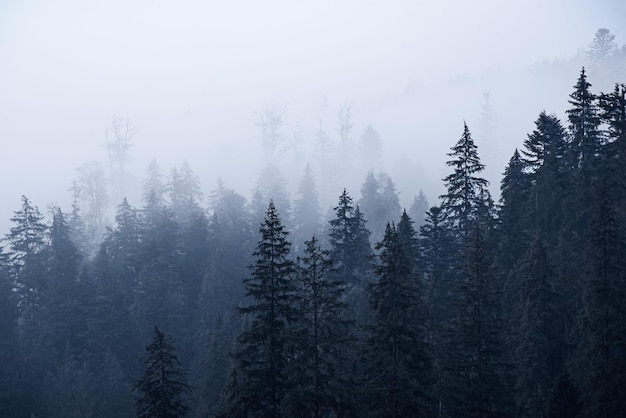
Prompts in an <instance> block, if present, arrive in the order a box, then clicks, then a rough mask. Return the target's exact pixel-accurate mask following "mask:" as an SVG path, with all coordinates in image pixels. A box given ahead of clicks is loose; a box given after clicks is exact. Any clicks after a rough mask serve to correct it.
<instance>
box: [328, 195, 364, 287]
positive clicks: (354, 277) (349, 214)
mask: <svg viewBox="0 0 626 418" xmlns="http://www.w3.org/2000/svg"><path fill="white" fill-rule="evenodd" d="M334 211H335V218H333V219H331V220H330V221H329V226H330V228H329V232H328V240H329V243H330V247H331V249H330V256H331V258H332V259H333V260H334V261H335V262H336V263H337V274H339V275H341V276H343V279H344V280H345V281H346V282H348V283H351V284H355V283H361V282H363V280H364V276H365V275H366V274H367V273H368V271H369V257H370V255H371V248H370V244H369V235H370V232H369V230H367V228H366V227H365V223H366V221H365V219H364V218H363V214H362V212H361V210H360V209H359V207H358V206H356V207H355V206H354V204H353V201H352V198H351V197H350V195H349V194H348V192H347V191H346V190H345V189H344V191H343V193H342V194H341V195H340V196H339V202H338V203H337V206H336V207H335V208H334Z"/></svg>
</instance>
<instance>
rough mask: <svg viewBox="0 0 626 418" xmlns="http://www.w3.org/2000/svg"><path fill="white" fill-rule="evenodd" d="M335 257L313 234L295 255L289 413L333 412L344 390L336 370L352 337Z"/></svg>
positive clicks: (338, 407) (292, 414)
mask: <svg viewBox="0 0 626 418" xmlns="http://www.w3.org/2000/svg"><path fill="white" fill-rule="evenodd" d="M332 268H333V261H332V260H331V259H330V256H329V251H328V250H322V248H321V247H320V244H319V241H318V240H317V238H316V237H315V236H313V237H312V238H311V239H310V240H308V241H306V242H305V250H304V254H303V256H302V257H301V258H298V265H297V273H298V274H297V277H298V284H299V292H298V295H299V306H298V309H299V310H300V315H299V322H298V324H296V325H295V327H296V329H297V331H296V333H297V341H296V343H295V344H296V352H297V355H296V357H295V358H294V360H293V362H292V364H291V365H290V366H289V380H290V382H291V389H290V391H289V395H288V400H287V408H286V413H287V415H288V416H293V417H295V416H312V417H315V418H319V417H325V416H329V414H332V413H337V411H338V410H340V409H341V408H342V403H345V402H346V401H345V396H346V393H345V392H344V391H343V385H341V383H340V372H341V369H342V368H343V362H344V361H345V360H346V358H345V357H344V356H345V351H346V347H347V345H348V344H349V343H350V337H349V335H350V331H349V325H350V323H349V322H348V321H347V320H346V319H345V314H344V311H345V308H346V303H345V301H344V298H345V291H346V283H345V282H344V281H343V280H341V279H340V278H337V277H332V275H331V274H330V273H331V272H332Z"/></svg>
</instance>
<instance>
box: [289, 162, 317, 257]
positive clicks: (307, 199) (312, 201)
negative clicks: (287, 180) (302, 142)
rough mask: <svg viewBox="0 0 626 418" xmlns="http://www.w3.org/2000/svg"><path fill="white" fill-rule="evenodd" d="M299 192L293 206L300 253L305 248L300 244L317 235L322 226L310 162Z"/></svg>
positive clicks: (296, 237)
mask: <svg viewBox="0 0 626 418" xmlns="http://www.w3.org/2000/svg"><path fill="white" fill-rule="evenodd" d="M298 194H299V198H298V199H296V200H295V202H294V208H293V236H294V244H295V246H296V252H297V253H298V254H300V253H302V252H303V251H304V250H305V248H298V244H300V243H302V242H304V241H305V240H306V239H308V238H309V237H311V236H313V235H315V234H316V233H317V232H318V230H319V229H320V227H321V224H320V220H321V219H320V208H319V200H318V193H317V188H316V186H315V180H314V178H313V173H312V172H311V167H310V166H309V165H308V164H307V166H306V169H305V171H304V176H303V177H302V179H301V180H300V185H299V187H298Z"/></svg>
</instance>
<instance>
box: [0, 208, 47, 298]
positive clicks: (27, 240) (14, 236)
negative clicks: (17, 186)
mask: <svg viewBox="0 0 626 418" xmlns="http://www.w3.org/2000/svg"><path fill="white" fill-rule="evenodd" d="M43 218H44V217H43V215H42V214H41V212H39V209H38V208H37V206H33V205H32V204H31V203H30V200H28V198H27V197H26V196H22V207H21V209H20V210H19V211H16V212H14V216H13V217H12V218H11V222H13V223H14V224H15V225H14V226H13V227H11V229H10V232H9V234H7V235H6V238H5V239H6V241H7V242H8V244H9V248H8V251H7V255H8V260H7V261H8V265H9V268H10V273H11V276H12V278H13V281H14V283H15V285H16V286H17V290H18V293H19V295H20V301H19V304H20V305H21V306H22V307H23V308H24V307H26V306H37V305H38V304H39V302H40V299H41V298H42V297H43V295H44V294H45V292H46V291H47V289H46V287H47V284H46V282H45V280H44V278H45V275H43V274H41V273H42V271H41V269H42V268H43V265H42V262H43V260H42V258H41V256H40V255H41V251H42V250H43V249H44V246H45V244H46V232H47V230H48V227H47V226H46V225H45V224H44V222H43Z"/></svg>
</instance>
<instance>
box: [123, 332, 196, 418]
mask: <svg viewBox="0 0 626 418" xmlns="http://www.w3.org/2000/svg"><path fill="white" fill-rule="evenodd" d="M146 352H147V353H146V355H145V357H144V358H143V359H142V363H143V367H144V370H143V374H142V377H141V379H139V381H138V382H137V384H136V385H135V386H134V387H133V391H136V392H138V395H137V400H136V402H135V409H136V411H137V417H141V418H178V417H183V416H185V415H187V412H188V411H189V408H188V407H187V405H186V404H185V397H186V396H187V395H189V394H190V393H191V388H190V387H189V385H187V383H186V377H185V374H186V373H185V371H184V370H183V369H182V366H181V364H180V362H179V361H178V357H176V355H175V354H174V346H173V341H172V338H171V337H170V336H169V335H166V334H164V333H163V332H161V331H160V330H159V329H158V328H157V327H154V332H153V337H152V342H151V343H150V344H148V345H147V346H146Z"/></svg>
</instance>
